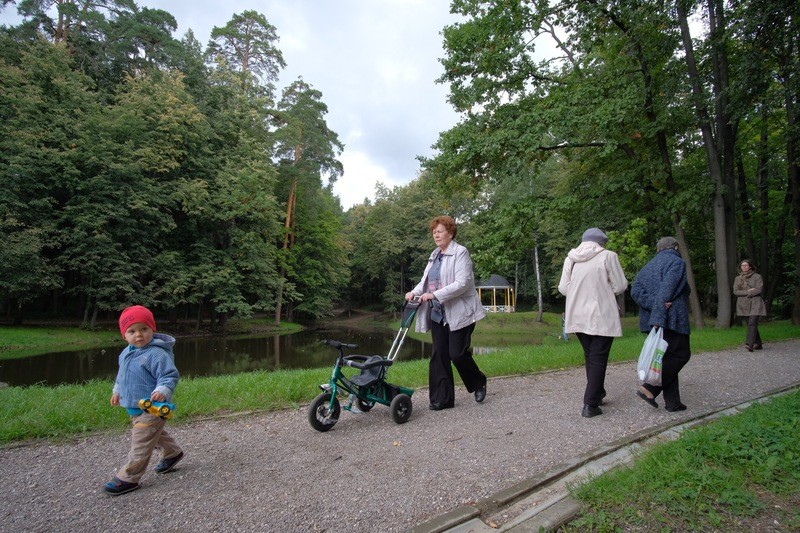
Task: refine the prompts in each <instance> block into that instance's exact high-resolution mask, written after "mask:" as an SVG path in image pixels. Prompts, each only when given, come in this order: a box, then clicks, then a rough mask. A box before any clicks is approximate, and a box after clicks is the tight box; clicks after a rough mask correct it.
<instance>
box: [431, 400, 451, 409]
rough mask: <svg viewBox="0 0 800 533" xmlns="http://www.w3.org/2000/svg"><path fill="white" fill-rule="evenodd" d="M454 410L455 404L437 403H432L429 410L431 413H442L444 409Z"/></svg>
mask: <svg viewBox="0 0 800 533" xmlns="http://www.w3.org/2000/svg"><path fill="white" fill-rule="evenodd" d="M452 408H453V404H452V403H436V402H432V403H431V404H430V405H429V406H428V409H430V410H431V411H441V410H442V409H452Z"/></svg>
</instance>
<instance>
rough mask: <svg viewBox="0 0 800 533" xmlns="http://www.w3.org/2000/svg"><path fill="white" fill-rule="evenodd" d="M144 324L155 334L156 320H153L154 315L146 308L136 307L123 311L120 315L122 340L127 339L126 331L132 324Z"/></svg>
mask: <svg viewBox="0 0 800 533" xmlns="http://www.w3.org/2000/svg"><path fill="white" fill-rule="evenodd" d="M139 322H144V323H145V324H147V325H148V326H150V329H152V330H153V331H154V332H155V331H156V319H155V318H153V313H151V312H150V310H149V309H148V308H146V307H144V306H141V305H134V306H131V307H128V308H126V309H124V310H123V311H122V314H121V315H119V332H120V333H122V338H123V339H124V338H125V331H126V330H127V329H128V328H129V327H131V324H137V323H139Z"/></svg>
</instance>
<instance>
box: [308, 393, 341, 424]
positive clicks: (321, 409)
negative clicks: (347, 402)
mask: <svg viewBox="0 0 800 533" xmlns="http://www.w3.org/2000/svg"><path fill="white" fill-rule="evenodd" d="M341 412H342V408H341V405H339V399H338V398H333V408H331V393H330V392H323V393H322V394H320V395H319V396H317V397H316V398H314V401H313V402H311V405H309V406H308V423H309V424H311V427H312V428H314V429H316V430H317V431H322V432H325V431H328V430H330V429H332V428H333V426H334V425H336V422H338V421H339V414H340V413H341Z"/></svg>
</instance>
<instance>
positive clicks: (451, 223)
mask: <svg viewBox="0 0 800 533" xmlns="http://www.w3.org/2000/svg"><path fill="white" fill-rule="evenodd" d="M439 224H441V225H442V226H444V229H445V230H447V233H449V234H451V235H452V236H453V238H454V239H455V238H456V232H457V231H458V228H457V227H456V221H455V220H453V217H449V216H447V215H441V216H438V217H436V218H434V219H433V220H431V223H430V224H428V229H429V230H430V231H431V232H433V230H435V229H436V226H438V225H439Z"/></svg>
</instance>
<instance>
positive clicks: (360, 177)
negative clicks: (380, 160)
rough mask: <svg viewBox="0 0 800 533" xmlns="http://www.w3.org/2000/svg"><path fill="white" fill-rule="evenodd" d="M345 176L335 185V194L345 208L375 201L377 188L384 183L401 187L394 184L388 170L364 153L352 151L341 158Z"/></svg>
mask: <svg viewBox="0 0 800 533" xmlns="http://www.w3.org/2000/svg"><path fill="white" fill-rule="evenodd" d="M340 161H341V162H342V166H343V167H344V174H343V175H342V176H341V177H339V179H338V180H336V183H334V184H333V192H334V194H335V195H336V196H338V197H339V200H340V201H341V203H342V205H343V206H346V207H352V206H354V205H357V204H360V203H363V202H364V200H365V199H369V200H371V201H372V200H374V198H375V186H376V185H377V184H378V183H382V184H384V185H386V186H388V187H393V186H395V185H401V184H400V183H397V184H394V183H392V179H391V178H390V177H389V174H388V173H387V172H386V169H385V168H384V167H383V166H381V165H378V164H376V163H375V162H373V161H371V160H370V158H369V156H368V155H367V154H366V153H364V152H357V151H350V152H347V153H345V154H342V157H341V158H340Z"/></svg>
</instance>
